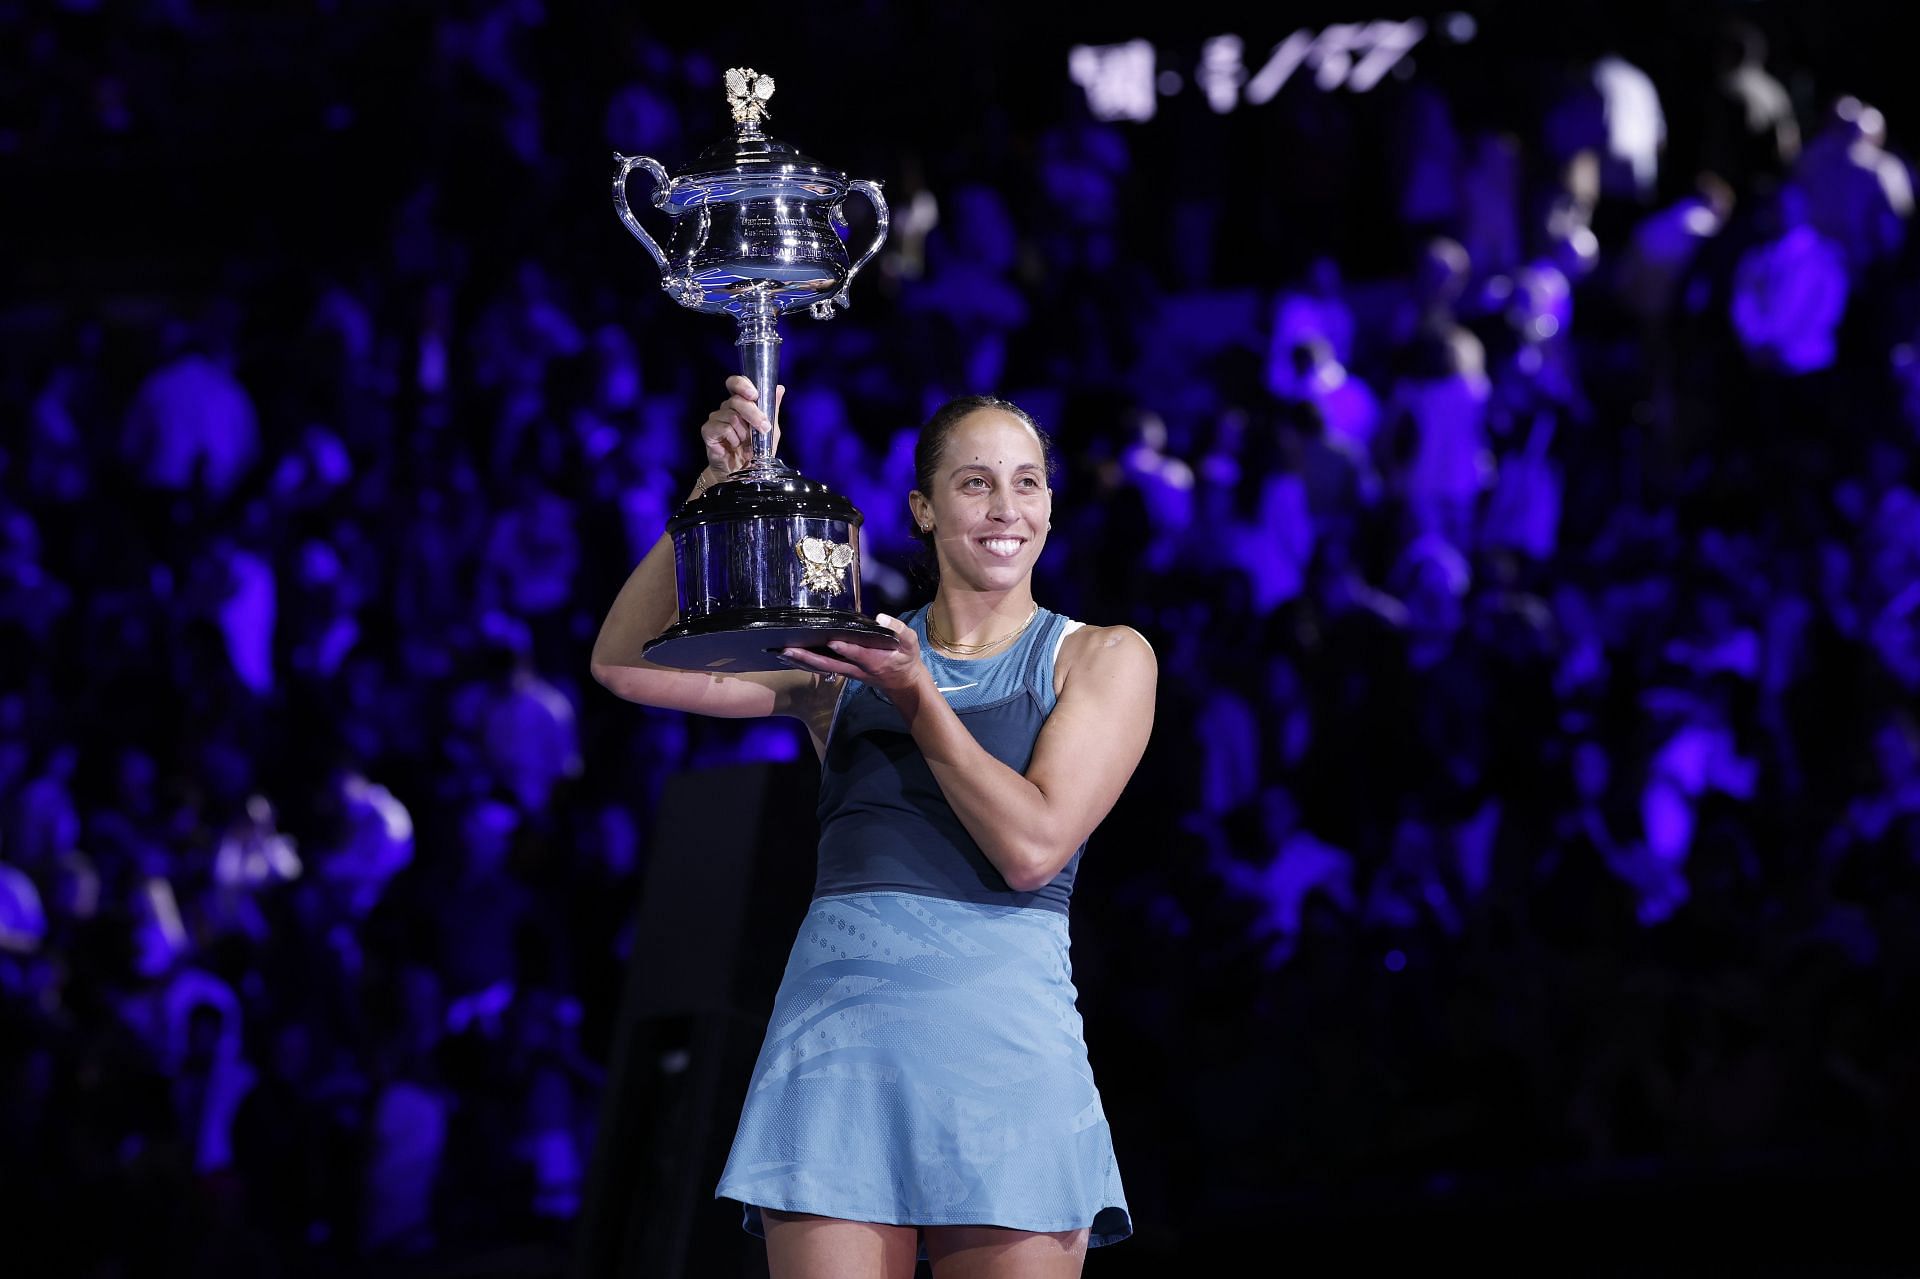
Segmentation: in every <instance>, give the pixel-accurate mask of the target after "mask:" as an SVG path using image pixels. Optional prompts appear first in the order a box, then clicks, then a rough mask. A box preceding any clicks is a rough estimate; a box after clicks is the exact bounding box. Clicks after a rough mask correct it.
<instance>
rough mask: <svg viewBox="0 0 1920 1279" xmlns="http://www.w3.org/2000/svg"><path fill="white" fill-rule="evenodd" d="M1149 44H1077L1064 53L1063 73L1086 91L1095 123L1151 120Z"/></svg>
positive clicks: (1152, 57) (1152, 76)
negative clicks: (1064, 66) (1065, 70)
mask: <svg viewBox="0 0 1920 1279" xmlns="http://www.w3.org/2000/svg"><path fill="white" fill-rule="evenodd" d="M1153 62H1154V54H1153V45H1152V44H1150V43H1149V42H1147V41H1145V40H1129V41H1127V42H1126V43H1125V44H1077V45H1075V46H1073V48H1072V49H1071V50H1069V51H1068V53H1067V74H1068V75H1070V76H1071V77H1073V82H1074V83H1075V84H1077V85H1079V86H1080V87H1081V88H1082V89H1084V90H1085V91H1086V94H1087V107H1088V109H1089V110H1091V111H1092V112H1093V115H1094V118H1095V119H1097V120H1151V119H1153V111H1154V106H1155V103H1154V81H1155V77H1154V71H1153Z"/></svg>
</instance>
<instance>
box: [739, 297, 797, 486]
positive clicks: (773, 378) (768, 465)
mask: <svg viewBox="0 0 1920 1279" xmlns="http://www.w3.org/2000/svg"><path fill="white" fill-rule="evenodd" d="M738 319H739V322H740V336H739V337H738V338H736V339H734V345H735V346H737V347H739V348H740V371H741V372H742V373H744V374H746V375H747V380H748V381H750V382H752V383H753V389H754V390H755V391H757V392H759V394H760V407H761V408H762V409H764V410H765V411H766V414H767V417H768V418H769V419H770V420H772V421H775V422H777V421H778V420H779V419H778V417H777V416H776V406H777V397H778V395H779V390H778V387H779V385H780V327H779V321H780V309H779V307H778V306H777V305H776V304H775V303H774V300H773V298H772V297H771V296H769V295H768V294H767V293H766V292H765V291H764V290H760V289H756V290H754V291H753V292H752V293H751V294H749V295H748V305H747V307H746V309H744V310H742V311H741V312H740V313H739V316H738ZM747 470H748V471H750V472H752V473H753V474H754V475H755V476H764V475H775V474H780V473H782V472H785V471H786V470H787V467H786V465H785V464H784V463H782V462H781V461H780V460H779V459H778V458H776V457H775V456H774V455H773V432H771V431H765V432H761V431H755V432H754V433H753V462H752V464H751V465H750V466H748V467H747Z"/></svg>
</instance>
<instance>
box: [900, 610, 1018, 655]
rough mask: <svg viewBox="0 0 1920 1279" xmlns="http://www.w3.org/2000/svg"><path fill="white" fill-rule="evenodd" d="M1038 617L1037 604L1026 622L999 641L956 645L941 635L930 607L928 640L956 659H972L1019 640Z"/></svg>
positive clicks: (928, 611) (928, 613)
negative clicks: (971, 657)
mask: <svg viewBox="0 0 1920 1279" xmlns="http://www.w3.org/2000/svg"><path fill="white" fill-rule="evenodd" d="M1038 616H1040V606H1039V605H1038V604H1035V605H1034V606H1033V611H1032V612H1031V613H1028V614H1027V620H1026V621H1024V622H1022V623H1020V625H1018V626H1016V627H1014V628H1013V629H1012V630H1010V631H1008V632H1007V633H1006V634H1005V635H1002V636H1001V637H1000V638H999V639H996V640H988V641H987V642H986V643H984V644H956V643H954V642H953V641H952V640H950V639H948V638H946V637H945V636H943V635H942V634H940V624H939V623H938V622H936V621H935V620H934V618H933V607H932V605H928V607H927V638H928V639H930V640H932V641H933V646H934V647H935V648H944V649H946V650H947V651H948V652H949V653H952V654H953V655H954V656H956V657H970V656H972V655H973V654H975V653H984V652H986V651H987V650H988V649H990V648H998V647H1000V645H1002V644H1004V643H1006V642H1007V641H1008V640H1014V639H1019V638H1020V636H1021V635H1022V634H1024V633H1025V631H1026V629H1027V628H1028V627H1029V626H1032V625H1033V619H1034V618H1036V617H1038Z"/></svg>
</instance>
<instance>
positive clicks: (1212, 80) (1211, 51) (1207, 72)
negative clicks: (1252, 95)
mask: <svg viewBox="0 0 1920 1279" xmlns="http://www.w3.org/2000/svg"><path fill="white" fill-rule="evenodd" d="M1243 51H1244V46H1242V45H1241V43H1240V37H1239V36H1215V37H1214V38H1213V39H1211V40H1209V41H1207V42H1206V43H1205V44H1203V45H1201V46H1200V71H1199V80H1200V88H1201V90H1202V91H1203V92H1204V93H1205V94H1206V95H1207V105H1208V106H1210V107H1212V108H1213V109H1214V111H1215V112H1216V113H1218V114H1220V115H1225V114H1226V113H1227V112H1229V111H1231V110H1233V108H1234V106H1235V105H1236V104H1237V103H1238V102H1239V100H1240V82H1241V81H1242V80H1244V79H1246V76H1247V71H1246V67H1245V66H1243V65H1242V64H1241V61H1240V57H1241V54H1242V52H1243Z"/></svg>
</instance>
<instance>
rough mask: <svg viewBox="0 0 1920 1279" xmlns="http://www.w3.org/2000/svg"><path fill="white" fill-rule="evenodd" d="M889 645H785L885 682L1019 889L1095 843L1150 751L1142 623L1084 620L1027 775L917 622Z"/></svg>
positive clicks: (1153, 678)
mask: <svg viewBox="0 0 1920 1279" xmlns="http://www.w3.org/2000/svg"><path fill="white" fill-rule="evenodd" d="M884 624H885V625H887V626H889V627H890V628H891V629H893V630H894V631H895V633H896V634H899V635H900V637H901V640H900V647H899V648H898V649H894V650H891V651H889V652H884V653H882V652H878V651H876V650H873V649H862V648H858V647H857V646H854V645H849V644H842V643H839V642H836V643H834V644H833V645H832V646H831V647H832V648H833V651H834V653H835V654H836V657H837V659H838V660H836V658H827V657H824V656H822V655H820V654H817V653H814V652H810V651H807V650H796V649H789V650H787V656H788V657H789V658H790V659H791V660H792V661H793V662H794V664H795V665H799V666H805V667H806V668H808V669H811V670H817V671H822V672H827V673H832V674H840V675H847V676H850V677H852V678H854V679H859V680H863V681H865V682H868V683H872V684H876V685H878V686H879V687H881V688H883V689H885V690H886V693H887V696H888V697H889V698H891V699H892V700H893V704H894V706H895V707H896V708H897V709H898V710H899V712H900V715H901V717H902V718H903V719H904V720H905V721H906V723H907V727H908V729H909V730H910V731H911V732H912V734H913V740H914V743H915V744H916V745H918V746H919V748H920V752H921V754H922V755H924V756H925V757H926V760H927V764H928V766H929V767H930V768H931V769H932V770H933V776H934V779H935V780H936V781H938V782H939V783H940V790H941V793H942V794H943V795H945V796H946V800H947V803H949V804H951V805H952V806H953V811H954V813H955V815H956V816H958V817H959V818H960V822H961V824H962V825H963V826H965V827H966V828H967V833H968V834H970V835H972V836H973V838H974V842H975V843H977V844H979V845H980V851H981V852H983V853H985V854H986V857H987V860H988V861H990V862H992V863H993V865H994V868H995V869H996V870H998V871H999V872H1000V876H1001V878H1003V879H1005V880H1006V881H1007V887H1009V888H1011V889H1013V890H1014V891H1015V892H1033V891H1034V890H1036V889H1039V888H1041V887H1044V886H1045V885H1046V884H1047V883H1049V882H1050V881H1051V880H1052V879H1053V877H1054V876H1055V875H1058V874H1059V873H1060V871H1061V869H1062V868H1063V867H1064V866H1066V864H1067V862H1068V860H1069V859H1070V858H1072V856H1073V851H1074V849H1076V848H1078V847H1080V845H1081V844H1082V843H1084V842H1086V838H1087V836H1088V835H1091V834H1092V833H1093V828H1094V827H1096V826H1098V825H1099V824H1100V822H1101V820H1102V819H1103V818H1105V817H1106V815H1107V813H1108V812H1109V811H1110V810H1111V809H1112V808H1113V805H1114V802H1115V801H1116V800H1118V799H1119V798H1120V792H1121V791H1122V790H1123V789H1125V787H1126V784H1127V779H1128V778H1129V777H1131V776H1132V775H1133V770H1134V768H1135V766H1137V765H1138V764H1139V763H1140V757H1141V755H1142V754H1144V753H1145V751H1146V749H1147V737H1148V735H1149V734H1150V733H1151V732H1152V731H1153V707H1154V687H1155V684H1156V683H1157V681H1158V678H1159V664H1158V662H1157V661H1156V660H1155V659H1154V655H1153V649H1152V647H1151V646H1149V645H1148V643H1147V641H1146V639H1145V637H1143V636H1142V635H1141V634H1140V633H1139V632H1138V631H1135V630H1133V629H1131V628H1130V627H1125V626H1102V627H1094V626H1089V627H1084V628H1082V629H1081V630H1079V631H1077V632H1075V633H1074V634H1073V635H1071V636H1069V637H1068V639H1067V642H1066V648H1065V650H1063V653H1062V657H1063V670H1064V676H1063V678H1062V681H1061V685H1060V698H1059V701H1058V702H1057V703H1056V705H1055V706H1054V708H1053V713H1052V714H1051V715H1049V716H1048V717H1047V722H1046V725H1045V727H1043V728H1042V729H1041V730H1040V738H1039V740H1038V741H1037V742H1035V743H1034V748H1033V759H1032V761H1031V762H1030V763H1029V764H1028V765H1027V771H1026V773H1025V775H1022V774H1020V773H1017V772H1015V771H1014V770H1013V769H1011V768H1009V767H1007V766H1006V765H1005V764H1003V763H1001V762H1000V761H999V760H997V759H995V758H994V757H993V756H992V755H990V754H988V753H987V751H986V749H985V748H984V747H982V746H981V745H980V743H979V742H977V741H975V740H974V737H973V734H972V733H970V732H968V731H967V728H966V725H964V724H962V723H961V722H960V717H959V716H958V715H956V714H955V713H954V711H953V708H952V707H951V706H949V705H948V704H947V699H946V698H945V697H943V696H941V694H940V691H939V689H938V688H936V687H935V686H934V682H933V677H932V675H931V674H929V673H928V671H927V668H926V666H925V665H924V664H923V663H922V662H921V661H920V648H919V643H918V637H917V636H916V635H915V634H914V632H913V629H912V628H911V627H909V626H907V625H905V624H904V623H902V622H899V621H898V620H896V619H893V618H886V619H884Z"/></svg>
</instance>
